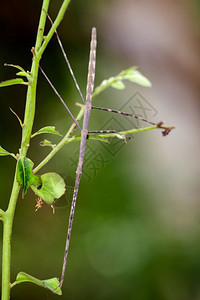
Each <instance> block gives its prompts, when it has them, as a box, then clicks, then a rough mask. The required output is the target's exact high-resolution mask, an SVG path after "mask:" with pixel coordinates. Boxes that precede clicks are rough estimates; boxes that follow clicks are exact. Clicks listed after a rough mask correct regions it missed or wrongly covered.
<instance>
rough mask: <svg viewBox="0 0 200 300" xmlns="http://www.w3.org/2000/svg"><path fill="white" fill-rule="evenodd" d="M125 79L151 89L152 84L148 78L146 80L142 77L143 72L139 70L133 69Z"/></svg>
mask: <svg viewBox="0 0 200 300" xmlns="http://www.w3.org/2000/svg"><path fill="white" fill-rule="evenodd" d="M124 79H126V80H130V81H132V82H135V83H137V84H139V85H142V86H145V87H151V86H152V84H151V82H150V80H149V79H148V78H146V77H145V76H144V75H142V73H141V72H139V71H138V70H135V69H132V70H129V72H127V74H125V76H124Z"/></svg>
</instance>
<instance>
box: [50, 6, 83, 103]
mask: <svg viewBox="0 0 200 300" xmlns="http://www.w3.org/2000/svg"><path fill="white" fill-rule="evenodd" d="M45 12H46V11H45ZM46 14H47V17H48V19H49V21H50V22H51V25H53V21H52V19H51V17H50V16H49V14H48V12H46ZM55 34H56V38H57V41H58V44H59V46H60V49H61V51H62V54H63V56H64V59H65V61H66V63H67V66H68V68H69V71H70V73H71V76H72V78H73V80H74V83H75V86H76V88H77V91H78V93H79V95H80V97H81V99H82V101H83V103H84V102H85V100H84V97H83V94H82V92H81V89H80V87H79V85H78V82H77V80H76V77H75V75H74V72H73V70H72V67H71V65H70V62H69V60H68V58H67V54H66V52H65V50H64V47H63V45H62V42H61V40H60V38H59V35H58V32H57V30H55Z"/></svg>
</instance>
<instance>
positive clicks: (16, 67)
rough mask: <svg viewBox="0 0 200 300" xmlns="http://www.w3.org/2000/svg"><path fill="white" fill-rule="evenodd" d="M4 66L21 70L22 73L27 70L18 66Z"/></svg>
mask: <svg viewBox="0 0 200 300" xmlns="http://www.w3.org/2000/svg"><path fill="white" fill-rule="evenodd" d="M4 66H5V67H13V68H15V69H18V70H20V71H22V72H25V70H24V69H23V68H22V67H20V66H18V65H13V64H4ZM25 73H26V72H25Z"/></svg>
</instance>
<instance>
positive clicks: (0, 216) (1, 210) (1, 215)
mask: <svg viewBox="0 0 200 300" xmlns="http://www.w3.org/2000/svg"><path fill="white" fill-rule="evenodd" d="M4 215H5V212H4V211H3V209H1V208H0V219H1V220H2V221H3V218H4Z"/></svg>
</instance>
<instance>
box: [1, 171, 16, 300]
mask: <svg viewBox="0 0 200 300" xmlns="http://www.w3.org/2000/svg"><path fill="white" fill-rule="evenodd" d="M19 191H20V186H19V184H18V183H17V181H16V176H15V178H14V183H13V188H12V192H11V197H10V201H9V205H8V209H7V211H6V212H5V213H4V218H3V225H4V228H3V249H2V251H3V255H2V297H1V299H2V300H9V299H10V258H11V236H12V225H13V218H14V213H15V207H16V203H17V198H18V195H19Z"/></svg>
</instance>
